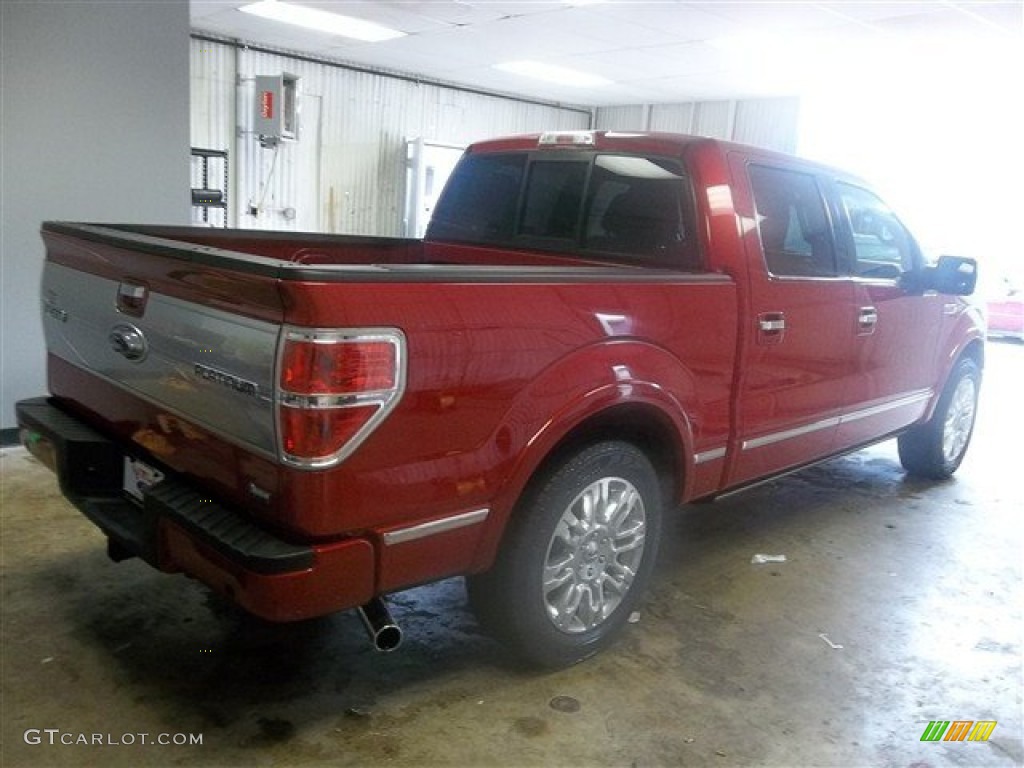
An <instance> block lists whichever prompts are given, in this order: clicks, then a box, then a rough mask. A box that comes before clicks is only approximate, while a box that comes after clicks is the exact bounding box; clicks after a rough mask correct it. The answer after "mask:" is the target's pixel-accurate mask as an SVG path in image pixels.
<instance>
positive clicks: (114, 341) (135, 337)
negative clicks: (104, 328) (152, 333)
mask: <svg viewBox="0 0 1024 768" xmlns="http://www.w3.org/2000/svg"><path fill="white" fill-rule="evenodd" d="M107 339H108V340H109V341H110V348H111V349H113V350H114V351H115V352H117V354H119V355H121V356H122V357H124V358H125V359H127V360H131V361H132V362H133V363H138V362H141V361H142V360H144V359H145V357H146V355H147V354H148V353H149V343H148V342H147V341H146V337H145V336H144V335H143V333H142V331H140V330H139V329H138V328H136V327H135V326H134V325H128V324H127V323H125V324H123V325H115V326H114V327H113V328H111V329H110V335H109V336H108V337H107Z"/></svg>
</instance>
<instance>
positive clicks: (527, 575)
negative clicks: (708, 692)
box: [466, 441, 662, 667]
mask: <svg viewBox="0 0 1024 768" xmlns="http://www.w3.org/2000/svg"><path fill="white" fill-rule="evenodd" d="M623 500H625V501H627V502H628V504H627V506H625V507H623V506H622V504H621V502H622V501H623ZM661 506H662V500H661V497H660V493H659V484H658V478H657V474H656V473H655V471H654V468H653V467H652V466H651V463H650V461H648V459H647V457H646V456H645V455H644V454H643V452H642V451H640V450H639V449H638V448H636V447H635V446H634V445H632V444H630V443H625V442H619V441H607V442H601V443H596V444H594V445H591V446H589V447H587V448H585V449H583V450H581V451H579V452H578V453H576V454H574V455H572V456H570V457H569V458H568V459H567V460H565V461H562V462H559V463H558V465H557V466H554V467H552V468H550V470H549V471H548V472H547V473H545V474H543V475H541V476H540V477H539V479H538V481H537V482H536V483H534V484H533V486H532V488H531V490H530V491H529V492H528V493H527V494H526V495H525V496H524V498H523V500H522V502H521V503H520V505H519V506H518V508H517V510H516V512H515V514H514V516H513V519H512V520H511V521H510V522H509V530H508V532H507V533H506V536H505V539H504V541H503V542H502V544H501V549H500V552H499V555H498V559H497V561H496V562H495V564H494V567H493V568H492V569H491V570H490V571H488V572H487V573H484V574H480V575H477V576H471V577H468V578H467V580H466V582H467V590H468V594H469V601H470V605H471V607H472V608H473V611H474V612H475V613H476V615H477V618H478V619H479V621H480V623H481V624H482V625H483V627H484V629H485V630H487V631H488V632H489V633H490V634H492V635H494V636H495V637H496V638H497V639H499V640H501V641H503V642H505V643H507V644H508V645H509V646H510V647H511V648H512V650H513V651H514V652H516V654H517V655H518V656H519V657H521V658H522V659H523V660H525V661H527V662H529V663H532V664H536V665H540V666H544V667H561V666H567V665H569V664H574V663H576V662H578V661H581V660H583V659H585V658H587V657H588V656H592V655H593V654H595V653H597V652H598V651H600V650H601V649H603V648H605V647H606V646H607V645H609V644H610V643H611V642H612V641H613V640H614V639H615V637H616V635H618V634H619V633H620V632H621V631H622V629H623V627H624V626H625V624H626V622H627V621H628V620H629V616H630V614H631V613H632V612H633V611H634V610H635V608H636V605H637V603H638V601H639V600H640V598H641V596H642V594H643V591H644V589H645V587H646V584H647V582H648V580H649V578H650V575H651V570H652V568H653V567H654V561H655V559H656V556H657V547H658V540H659V537H660V534H661V514H662V512H661ZM588 509H589V512H588ZM588 517H589V520H588V519H586V518H588ZM573 521H575V523H576V524H575V525H571V526H570V525H569V523H570V522H573ZM630 545H632V546H630ZM546 572H547V573H546ZM631 574H632V575H631ZM545 575H547V576H548V577H549V581H548V584H547V587H545ZM560 609H561V610H560Z"/></svg>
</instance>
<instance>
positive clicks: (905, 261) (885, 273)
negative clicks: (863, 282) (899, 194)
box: [838, 183, 916, 279]
mask: <svg viewBox="0 0 1024 768" xmlns="http://www.w3.org/2000/svg"><path fill="white" fill-rule="evenodd" d="M838 187H839V195H840V198H841V200H842V202H843V209H844V210H845V212H846V216H847V218H848V220H849V223H850V231H851V233H852V235H853V251H854V274H855V275H861V276H863V277H883V278H893V279H895V278H898V277H899V276H900V275H901V274H902V273H904V272H909V271H911V270H912V269H913V268H914V254H915V250H916V249H915V247H914V241H913V239H912V238H911V237H910V233H909V232H907V230H906V229H905V228H904V226H903V225H902V224H901V223H900V222H899V220H898V219H897V218H896V216H895V215H894V214H893V212H892V211H890V210H889V208H888V206H886V204H885V203H883V202H882V201H881V200H880V199H879V198H878V197H877V196H876V195H874V194H873V193H871V192H868V191H867V190H866V189H861V188H860V187H854V186H850V185H849V184H843V183H840V184H838Z"/></svg>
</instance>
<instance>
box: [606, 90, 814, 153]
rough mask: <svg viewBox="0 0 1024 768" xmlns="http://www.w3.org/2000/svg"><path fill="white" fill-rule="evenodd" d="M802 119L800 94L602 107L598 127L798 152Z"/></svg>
mask: <svg viewBox="0 0 1024 768" xmlns="http://www.w3.org/2000/svg"><path fill="white" fill-rule="evenodd" d="M799 117H800V100H799V99H797V98H780V99H745V100H738V101H697V102H687V103H684V104H653V105H649V106H648V105H642V104H640V105H631V106H615V107H599V108H598V109H597V113H596V117H595V124H594V127H595V128H596V129H598V130H616V131H668V132H672V133H691V134H695V135H698V136H710V137H712V138H716V139H728V140H730V141H739V142H743V143H745V144H754V145H756V146H759V147H766V148H767V149H775V150H778V151H781V152H789V153H793V152H795V151H796V146H797V128H798V123H799Z"/></svg>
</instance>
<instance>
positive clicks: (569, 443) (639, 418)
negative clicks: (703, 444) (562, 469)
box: [472, 400, 690, 571]
mask: <svg viewBox="0 0 1024 768" xmlns="http://www.w3.org/2000/svg"><path fill="white" fill-rule="evenodd" d="M687 434H688V424H687V422H686V419H685V417H684V416H683V414H682V412H681V411H680V412H677V413H671V412H670V411H669V410H667V409H666V408H665V407H663V406H662V405H661V404H655V403H654V402H651V401H648V400H634V401H625V402H615V403H612V404H609V405H607V407H604V408H602V409H600V410H598V411H596V412H593V413H590V414H589V415H586V416H583V417H581V418H579V419H578V420H576V421H574V422H572V423H571V425H569V426H567V427H565V428H564V429H562V430H561V431H560V433H559V435H558V436H557V437H555V438H554V439H551V435H547V437H548V439H549V442H548V443H547V444H546V447H545V449H544V450H543V451H537V452H535V453H533V454H532V456H531V458H530V459H529V460H527V461H526V462H525V463H524V465H523V466H522V467H520V469H519V472H518V473H517V474H518V475H519V479H518V481H512V482H510V483H509V484H508V485H507V487H506V488H505V492H504V494H502V496H503V501H502V503H500V504H498V505H496V508H497V509H498V510H501V514H500V517H499V518H498V519H495V520H493V521H492V523H491V528H490V531H489V532H488V534H487V535H486V538H485V539H484V540H483V541H482V542H481V543H480V546H479V548H478V550H477V553H476V557H475V558H474V560H475V562H474V567H473V568H472V570H473V571H480V570H485V569H487V568H488V567H489V566H490V564H491V563H492V562H493V561H494V558H495V556H496V554H497V550H498V547H499V546H500V543H501V541H502V540H503V539H504V538H505V536H506V533H507V531H508V528H509V526H510V525H511V524H512V522H513V519H514V517H515V509H516V508H517V507H519V505H520V504H522V503H523V501H524V500H528V499H529V498H530V493H531V492H532V491H533V490H534V489H535V488H537V487H538V486H539V485H540V484H541V483H542V482H543V480H544V479H545V478H546V477H548V476H549V475H550V473H551V472H553V471H554V470H555V468H556V467H558V466H560V465H561V463H563V462H565V461H566V460H567V459H569V458H570V457H571V456H573V455H575V454H577V453H579V452H581V451H583V450H584V449H586V448H587V447H588V446H590V445H594V444H597V443H600V442H603V441H609V440H618V441H622V442H627V443H630V444H631V445H634V446H635V447H636V448H637V449H638V450H640V451H641V452H642V453H643V454H644V455H645V456H646V457H647V458H648V460H649V461H650V462H651V464H652V466H653V467H654V471H655V474H656V476H657V478H658V483H659V490H660V492H661V501H662V503H663V505H664V508H665V509H666V510H667V509H670V508H671V507H672V506H673V505H674V504H675V503H676V502H678V500H679V499H680V498H682V496H683V494H684V493H685V488H686V480H687V477H688V476H689V474H688V469H689V468H688V466H687V463H686V461H687V460H686V457H687V456H689V455H690V453H689V452H688V445H687V437H686V436H687Z"/></svg>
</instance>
